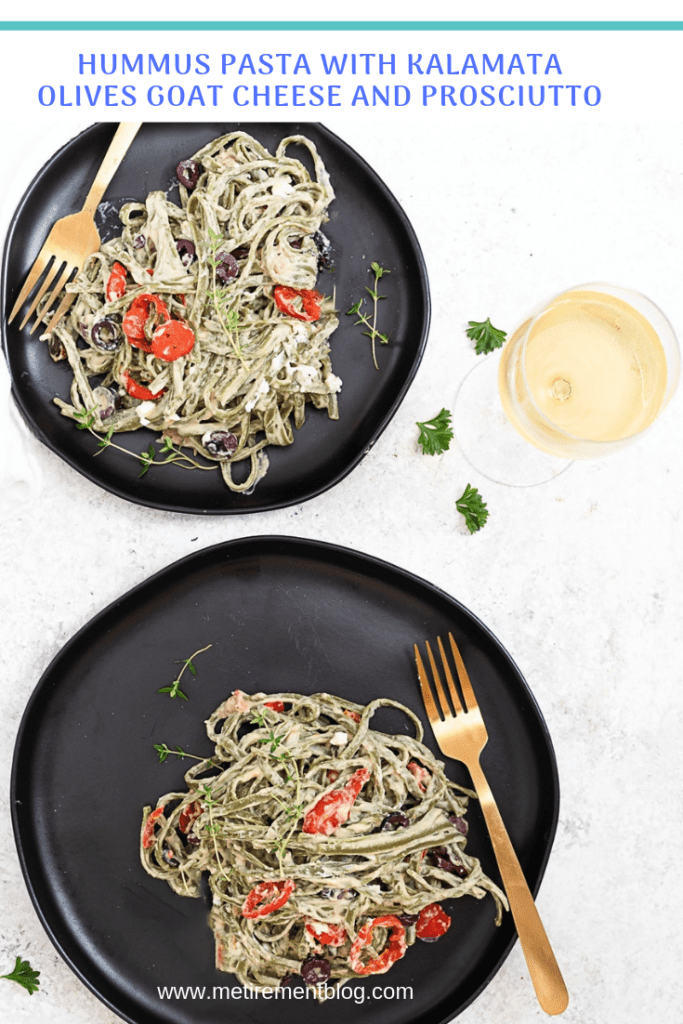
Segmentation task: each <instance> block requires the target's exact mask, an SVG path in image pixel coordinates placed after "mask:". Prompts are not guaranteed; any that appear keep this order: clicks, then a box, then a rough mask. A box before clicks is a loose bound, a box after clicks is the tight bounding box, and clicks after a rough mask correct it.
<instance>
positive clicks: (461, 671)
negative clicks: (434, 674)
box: [448, 633, 479, 711]
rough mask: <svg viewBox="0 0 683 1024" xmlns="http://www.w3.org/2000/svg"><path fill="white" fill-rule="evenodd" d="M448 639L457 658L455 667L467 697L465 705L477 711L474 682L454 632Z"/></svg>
mask: <svg viewBox="0 0 683 1024" xmlns="http://www.w3.org/2000/svg"><path fill="white" fill-rule="evenodd" d="M448 639H449V640H450V642H451V651H452V652H453V658H454V660H455V667H456V669H457V672H458V679H459V680H460V686H461V687H462V695H463V697H464V698H465V705H466V707H467V710H468V711H476V710H477V708H478V707H479V705H478V704H477V698H476V697H475V696H474V690H473V689H472V683H471V682H470V677H469V676H468V674H467V669H466V668H465V662H464V661H463V660H462V655H461V653H460V651H459V650H458V645H457V644H456V642H455V640H454V639H453V634H452V633H449V634H448Z"/></svg>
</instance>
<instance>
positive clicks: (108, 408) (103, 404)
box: [92, 384, 118, 420]
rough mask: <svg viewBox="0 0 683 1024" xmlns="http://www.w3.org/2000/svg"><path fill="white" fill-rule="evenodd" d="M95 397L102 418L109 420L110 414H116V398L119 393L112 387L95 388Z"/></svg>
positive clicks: (93, 394)
mask: <svg viewBox="0 0 683 1024" xmlns="http://www.w3.org/2000/svg"><path fill="white" fill-rule="evenodd" d="M92 396H93V398H94V399H95V401H96V402H97V409H98V412H99V414H100V419H101V420H108V419H109V417H110V416H113V415H114V412H115V410H116V399H117V397H118V396H117V395H116V393H115V392H114V391H112V390H111V389H110V388H105V387H102V385H101V384H100V386H99V387H97V388H93V393H92Z"/></svg>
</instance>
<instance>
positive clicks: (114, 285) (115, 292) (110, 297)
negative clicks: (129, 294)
mask: <svg viewBox="0 0 683 1024" xmlns="http://www.w3.org/2000/svg"><path fill="white" fill-rule="evenodd" d="M127 273H128V272H127V270H126V268H125V267H124V266H123V264H122V263H115V264H114V266H113V267H112V268H111V273H110V274H109V278H108V280H107V286H106V288H105V295H106V296H107V302H114V300H115V299H120V298H121V296H122V295H123V294H124V292H125V290H126V275H127Z"/></svg>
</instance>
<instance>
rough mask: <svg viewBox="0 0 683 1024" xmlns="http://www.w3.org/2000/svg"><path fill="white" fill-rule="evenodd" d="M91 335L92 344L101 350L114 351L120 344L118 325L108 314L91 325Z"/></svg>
mask: <svg viewBox="0 0 683 1024" xmlns="http://www.w3.org/2000/svg"><path fill="white" fill-rule="evenodd" d="M91 336H92V340H93V344H94V345H95V346H96V347H97V348H99V349H101V351H102V352H115V351H116V349H117V348H118V347H119V345H120V344H121V338H120V335H119V325H118V324H117V323H116V321H115V320H112V319H111V317H109V316H105V317H104V319H102V320H98V321H97V323H96V324H94V325H93V329H92V331H91Z"/></svg>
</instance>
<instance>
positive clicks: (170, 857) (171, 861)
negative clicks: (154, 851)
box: [161, 846, 180, 868]
mask: <svg viewBox="0 0 683 1024" xmlns="http://www.w3.org/2000/svg"><path fill="white" fill-rule="evenodd" d="M161 856H162V857H163V859H164V860H165V861H166V863H167V864H168V866H169V867H170V868H177V867H178V866H179V865H180V861H179V860H178V859H177V857H175V855H174V853H173V850H169V848H168V847H167V846H166V847H165V848H164V849H163V850H162V853H161Z"/></svg>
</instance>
